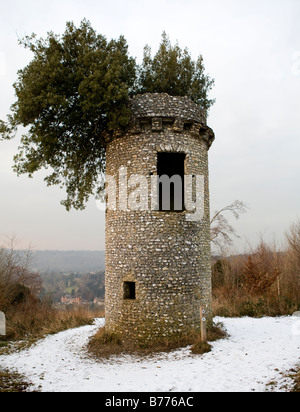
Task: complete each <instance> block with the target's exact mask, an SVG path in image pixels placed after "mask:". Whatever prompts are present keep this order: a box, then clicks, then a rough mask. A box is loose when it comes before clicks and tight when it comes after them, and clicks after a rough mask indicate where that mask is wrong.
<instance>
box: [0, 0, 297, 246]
mask: <svg viewBox="0 0 300 412" xmlns="http://www.w3.org/2000/svg"><path fill="white" fill-rule="evenodd" d="M83 18H87V19H88V20H90V22H91V24H92V26H93V27H94V28H95V30H96V31H97V32H99V33H101V34H103V35H105V36H106V37H107V38H108V39H110V38H117V37H119V36H120V35H121V34H123V35H124V36H125V38H126V39H127V42H128V44H129V50H130V54H131V55H132V56H134V57H136V58H137V60H138V62H140V61H141V58H142V53H143V47H144V46H145V45H146V44H149V45H150V46H151V47H152V50H153V52H155V51H156V50H157V48H158V46H159V43H160V39H161V34H162V32H163V31H164V30H165V31H166V32H167V34H168V35H169V36H170V39H171V41H172V42H173V43H174V42H176V40H178V42H179V45H180V46H181V47H182V48H184V47H188V48H189V50H190V52H191V54H192V56H193V58H194V59H196V58H197V57H198V55H199V54H202V55H203V57H204V62H205V67H206V69H207V72H208V73H209V74H210V76H211V77H213V78H215V81H216V85H215V87H214V89H213V91H212V94H211V96H212V97H214V98H216V104H215V105H214V106H213V108H212V109H211V111H210V115H209V119H208V123H209V126H210V127H212V128H213V129H214V131H215V134H216V141H215V143H214V145H213V146H212V148H211V150H210V153H209V155H210V187H211V209H212V212H213V211H214V210H216V209H219V208H222V207H223V206H225V205H227V204H229V203H231V202H232V201H234V200H236V199H238V200H242V201H244V202H245V203H247V204H248V205H249V207H250V210H249V211H248V213H247V214H245V215H242V216H241V218H240V220H239V221H238V222H233V223H234V225H235V228H236V229H237V232H238V233H239V235H240V236H241V239H240V240H237V241H236V242H235V246H236V248H237V250H240V251H243V250H244V248H245V245H246V243H247V241H249V242H251V243H252V244H255V243H256V242H257V239H258V236H259V235H260V234H263V235H264V236H265V238H266V240H270V239H272V238H273V236H274V235H276V237H277V239H278V241H282V239H283V236H284V232H285V231H286V230H287V229H288V227H289V226H290V224H291V222H293V221H295V220H296V219H297V217H300V183H299V177H300V161H299V155H300V136H299V131H300V24H299V22H300V1H299V0H209V1H207V0H185V1H182V0H180V1H179V0H148V1H145V0H127V1H124V0H109V1H107V0H105V1H103V0H84V1H82V0H51V1H45V0H27V1H24V0H10V1H5V2H2V4H1V15H0V90H1V98H0V118H1V119H4V118H5V116H6V114H8V113H9V108H10V106H11V104H12V103H13V102H14V90H13V88H12V84H13V83H14V81H15V80H16V73H17V70H18V69H21V68H23V67H24V66H25V65H26V64H28V63H29V62H30V59H31V54H30V52H29V51H27V50H24V49H23V48H22V47H21V46H19V45H18V37H23V36H24V35H30V34H31V33H32V32H35V33H36V34H37V35H39V36H46V33H47V32H48V31H54V32H55V33H62V32H64V30H65V24H66V21H74V22H75V23H76V24H77V25H79V24H80V21H81V20H82V19H83ZM17 148H18V139H15V140H13V141H8V142H0V193H1V195H0V196H1V198H0V199H1V200H0V244H1V243H2V242H3V241H4V239H5V237H6V236H10V235H13V234H14V235H16V236H17V237H18V239H19V240H20V244H19V247H24V246H26V245H28V244H29V243H31V244H32V246H33V247H34V248H36V249H61V250H70V249H74V250H76V249H78V250H79V249H84V250H87V249H93V250H99V249H104V241H105V240H104V224H105V221H104V213H103V212H100V211H99V210H98V209H97V207H96V202H95V201H94V200H93V199H91V201H90V202H89V205H88V207H87V209H86V210H85V211H84V212H75V211H73V212H69V213H68V212H66V211H65V209H64V208H63V206H61V205H60V200H62V199H64V198H65V193H64V191H61V190H60V189H58V188H47V187H46V185H45V183H44V181H43V176H44V174H43V173H42V172H41V173H39V174H37V175H36V177H35V178H34V179H28V178H27V177H25V176H23V177H17V176H16V175H15V174H14V173H13V171H12V170H11V168H12V165H13V156H14V154H16V152H17Z"/></svg>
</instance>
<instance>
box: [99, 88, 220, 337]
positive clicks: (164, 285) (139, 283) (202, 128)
mask: <svg viewBox="0 0 300 412" xmlns="http://www.w3.org/2000/svg"><path fill="white" fill-rule="evenodd" d="M131 110H132V122H131V126H130V128H129V130H128V131H127V132H126V133H124V134H120V135H116V136H114V137H113V138H111V139H110V140H109V141H108V144H107V176H109V178H110V179H111V180H110V183H111V184H108V200H109V202H108V203H109V204H108V206H109V207H108V209H107V211H106V329H107V331H110V332H117V333H119V334H120V335H122V336H123V338H124V339H125V338H130V339H133V340H142V341H143V340H149V339H155V338H163V337H171V336H173V335H177V334H181V333H185V332H189V331H190V330H195V329H196V330H198V329H200V306H204V307H205V308H206V310H207V311H208V314H209V313H211V261H210V219H209V183H208V150H209V148H210V146H211V144H212V142H213V141H214V133H213V131H212V130H211V129H210V128H209V127H207V124H206V113H205V111H203V110H202V109H201V108H200V107H199V106H198V105H197V104H196V103H194V102H193V101H191V100H190V99H189V98H187V97H172V96H169V95H167V94H144V95H137V96H136V97H134V98H133V99H132V101H131ZM163 175H165V176H168V177H169V178H170V177H172V176H175V175H176V176H177V177H178V176H180V177H181V180H182V188H181V189H179V190H177V189H175V183H174V182H175V180H174V181H173V180H170V182H173V183H174V185H172V183H171V184H169V185H167V184H166V185H164V184H162V183H161V184H160V181H158V180H157V179H158V177H161V176H163ZM172 187H173V189H172ZM168 188H170V189H168ZM151 189H152V190H151ZM201 189H202V190H201ZM197 190H198V192H199V191H200V192H201V191H202V195H201V193H200V195H201V196H200V197H199V196H198V195H197V193H196V192H197ZM164 191H168V195H169V199H170V201H169V204H168V202H167V207H165V206H164V205H163V198H164ZM184 193H185V194H186V197H188V196H189V197H190V200H191V201H194V204H196V200H197V199H198V203H199V201H200V203H201V205H198V206H199V208H200V209H199V210H200V213H199V211H198V212H197V208H195V207H194V209H193V210H192V211H191V210H188V209H187V208H186V206H185V204H184V203H183V200H182V199H184ZM181 195H182V196H181ZM176 205H177V206H176ZM196 212H197V213H198V215H197V213H196Z"/></svg>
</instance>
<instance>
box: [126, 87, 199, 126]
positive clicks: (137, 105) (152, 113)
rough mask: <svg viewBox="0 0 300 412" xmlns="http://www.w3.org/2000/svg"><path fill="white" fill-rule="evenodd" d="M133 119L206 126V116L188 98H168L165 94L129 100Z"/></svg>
mask: <svg viewBox="0 0 300 412" xmlns="http://www.w3.org/2000/svg"><path fill="white" fill-rule="evenodd" d="M131 110H132V113H133V116H134V118H136V119H141V118H147V117H150V118H155V117H159V118H170V119H172V118H174V119H180V120H181V121H183V122H184V121H187V122H196V123H200V124H202V125H204V126H206V124H207V114H206V111H205V110H204V109H202V108H201V107H200V106H199V105H198V104H197V103H195V102H193V101H192V100H191V99H190V98H189V97H178V96H170V95H168V94H167V93H145V94H138V95H136V96H134V97H133V99H132V100H131Z"/></svg>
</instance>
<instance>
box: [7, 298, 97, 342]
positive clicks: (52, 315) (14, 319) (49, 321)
mask: <svg viewBox="0 0 300 412" xmlns="http://www.w3.org/2000/svg"><path fill="white" fill-rule="evenodd" d="M103 316H104V312H103V311H101V312H100V311H99V312H94V311H90V310H88V309H86V308H84V307H83V308H81V307H79V308H75V309H72V310H57V309H52V308H49V307H46V306H45V307H43V306H41V307H36V308H30V309H28V310H24V311H20V310H18V311H15V312H11V313H8V314H7V333H6V336H5V337H4V338H2V339H1V340H0V345H1V341H2V344H3V341H4V344H5V342H11V341H20V340H24V339H25V340H27V341H28V340H30V339H39V338H42V337H43V336H45V335H49V334H54V333H58V332H62V331H64V330H67V329H72V328H76V327H80V326H84V325H90V324H92V323H93V320H94V318H96V317H103Z"/></svg>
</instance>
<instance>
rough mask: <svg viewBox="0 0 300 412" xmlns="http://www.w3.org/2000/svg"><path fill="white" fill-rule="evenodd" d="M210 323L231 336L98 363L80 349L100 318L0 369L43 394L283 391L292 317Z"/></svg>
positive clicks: (298, 337) (299, 338) (293, 336)
mask: <svg viewBox="0 0 300 412" xmlns="http://www.w3.org/2000/svg"><path fill="white" fill-rule="evenodd" d="M215 320H216V321H218V322H222V323H223V324H224V326H225V327H226V329H227V331H228V332H229V334H230V337H229V338H228V339H224V340H220V341H217V342H214V343H213V344H212V345H213V350H212V352H210V353H207V354H205V355H201V356H200V355H197V356H196V355H191V353H190V351H189V349H188V348H186V349H181V350H177V351H174V352H172V353H169V354H158V355H155V356H152V357H146V358H138V357H133V356H128V355H127V356H125V355H124V356H119V357H114V358H111V359H109V360H106V361H101V362H100V361H98V362H97V361H95V360H92V359H91V358H89V357H88V356H87V353H86V351H85V345H86V344H87V342H88V340H89V338H90V337H91V336H92V335H94V334H95V332H96V331H97V329H98V328H99V327H100V326H103V325H104V319H97V320H96V321H95V325H93V326H84V327H81V328H78V329H72V330H68V331H65V332H61V333H58V334H56V335H52V336H48V337H46V338H45V339H43V340H41V341H39V342H38V343H37V344H35V345H34V346H32V347H31V348H30V349H28V350H24V351H21V352H19V353H14V354H11V355H3V356H0V367H4V368H10V369H13V370H16V371H18V372H19V373H22V374H24V375H25V376H26V377H27V379H28V380H29V381H30V382H32V383H33V384H34V385H35V387H36V388H39V389H40V390H41V391H45V392H168V391H172V392H203V391H205V392H215V391H221V392H227V391H230V392H245V391H247V392H248V391H265V390H276V391H280V390H284V389H283V387H282V386H283V384H284V383H286V378H283V374H282V372H283V373H285V372H286V371H288V370H289V369H291V368H294V367H295V366H296V365H297V364H299V359H300V358H299V356H300V350H299V349H300V334H299V333H298V332H299V330H300V327H299V328H298V327H297V324H296V322H299V321H300V320H299V318H295V317H282V318H263V319H252V318H241V319H225V318H217V319H215ZM295 325H296V327H295ZM298 326H299V323H298ZM270 382H277V384H276V385H271V386H270V385H268V383H270ZM287 383H290V382H289V380H287ZM285 390H286V389H285Z"/></svg>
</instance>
